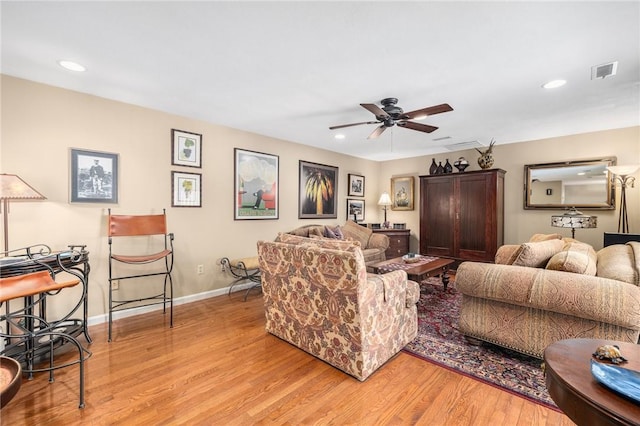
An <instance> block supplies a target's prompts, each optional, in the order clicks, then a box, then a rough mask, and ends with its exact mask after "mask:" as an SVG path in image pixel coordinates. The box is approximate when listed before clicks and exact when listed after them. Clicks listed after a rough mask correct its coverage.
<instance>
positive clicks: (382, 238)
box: [365, 232, 389, 251]
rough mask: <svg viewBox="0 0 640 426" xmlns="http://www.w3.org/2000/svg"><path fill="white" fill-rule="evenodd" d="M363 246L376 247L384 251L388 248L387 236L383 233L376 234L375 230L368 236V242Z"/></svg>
mask: <svg viewBox="0 0 640 426" xmlns="http://www.w3.org/2000/svg"><path fill="white" fill-rule="evenodd" d="M365 248H377V249H380V250H382V251H385V250H386V249H388V248H389V237H387V236H386V235H384V234H376V233H375V232H374V233H373V234H371V236H370V237H369V242H368V243H367V247H365Z"/></svg>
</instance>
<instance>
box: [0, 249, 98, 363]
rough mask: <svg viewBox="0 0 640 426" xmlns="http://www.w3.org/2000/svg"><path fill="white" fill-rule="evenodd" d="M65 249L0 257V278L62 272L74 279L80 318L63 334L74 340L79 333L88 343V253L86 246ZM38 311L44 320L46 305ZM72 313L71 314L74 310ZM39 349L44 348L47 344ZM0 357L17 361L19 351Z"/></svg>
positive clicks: (15, 252)
mask: <svg viewBox="0 0 640 426" xmlns="http://www.w3.org/2000/svg"><path fill="white" fill-rule="evenodd" d="M68 247H69V249H68V250H65V251H58V252H54V251H52V250H51V249H50V248H49V246H47V245H45V244H38V245H33V246H29V247H25V248H20V249H16V250H11V251H9V252H3V253H0V278H8V277H15V276H18V275H24V274H29V273H32V272H38V271H49V272H50V273H52V274H53V275H56V274H59V273H62V272H65V273H68V274H71V275H74V276H75V277H77V278H78V279H79V280H80V284H81V285H82V287H83V289H82V297H81V300H80V302H79V303H78V305H77V307H76V310H77V309H79V308H80V305H82V318H81V319H74V320H73V321H72V322H73V327H71V329H68V330H67V331H66V332H67V334H70V335H72V336H74V337H75V336H77V335H79V334H80V333H82V334H84V337H85V339H86V340H87V342H88V343H91V336H90V335H89V328H88V321H87V320H88V316H89V305H88V303H87V301H88V295H89V272H90V270H91V266H90V265H89V252H88V251H87V250H85V248H86V246H84V245H70V246H68ZM1 255H3V256H1ZM7 303H8V302H7ZM6 309H7V311H8V309H9V307H8V306H7V307H6ZM40 310H41V312H40V316H41V317H42V318H46V316H47V313H46V304H44V303H43V304H42V305H41V306H40ZM73 313H75V310H74V311H73V312H72V314H73ZM43 346H44V347H48V345H47V344H45V345H43ZM3 355H6V356H11V357H19V356H20V347H9V348H7V349H6V353H3Z"/></svg>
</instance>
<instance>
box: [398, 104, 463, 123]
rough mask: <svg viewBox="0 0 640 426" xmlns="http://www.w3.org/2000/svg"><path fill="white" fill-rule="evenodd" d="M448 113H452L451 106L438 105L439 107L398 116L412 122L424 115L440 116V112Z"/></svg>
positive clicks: (435, 106)
mask: <svg viewBox="0 0 640 426" xmlns="http://www.w3.org/2000/svg"><path fill="white" fill-rule="evenodd" d="M449 111H453V108H451V105H449V104H440V105H434V106H430V107H427V108H422V109H417V110H415V111H409V112H405V113H404V114H402V115H401V116H400V118H401V119H403V120H412V119H414V118H416V117H420V116H424V115H433V114H440V113H442V112H449Z"/></svg>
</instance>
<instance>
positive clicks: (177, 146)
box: [171, 129, 202, 168]
mask: <svg viewBox="0 0 640 426" xmlns="http://www.w3.org/2000/svg"><path fill="white" fill-rule="evenodd" d="M201 156H202V135H200V134H198V133H191V132H185V131H184V130H176V129H171V164H173V165H174V166H186V167H198V168H199V167H202V161H201Z"/></svg>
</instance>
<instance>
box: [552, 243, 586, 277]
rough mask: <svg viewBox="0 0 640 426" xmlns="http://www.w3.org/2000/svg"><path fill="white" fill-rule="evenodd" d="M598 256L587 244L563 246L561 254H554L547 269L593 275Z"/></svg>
mask: <svg viewBox="0 0 640 426" xmlns="http://www.w3.org/2000/svg"><path fill="white" fill-rule="evenodd" d="M597 261H598V256H597V254H596V251H595V250H594V249H593V247H591V246H590V245H589V244H586V243H581V242H576V241H574V242H571V243H567V244H565V246H564V248H563V249H562V251H561V252H559V253H556V254H554V255H553V256H552V257H551V259H549V262H548V263H547V269H553V270H554V271H565V272H573V273H576V274H583V275H595V274H596V263H597Z"/></svg>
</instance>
